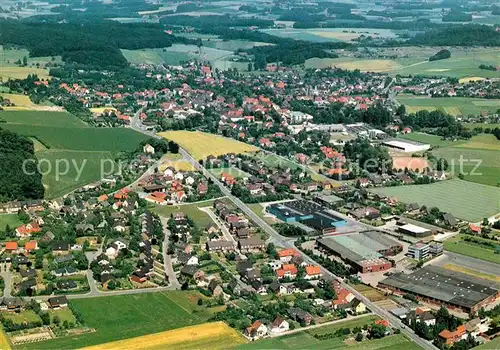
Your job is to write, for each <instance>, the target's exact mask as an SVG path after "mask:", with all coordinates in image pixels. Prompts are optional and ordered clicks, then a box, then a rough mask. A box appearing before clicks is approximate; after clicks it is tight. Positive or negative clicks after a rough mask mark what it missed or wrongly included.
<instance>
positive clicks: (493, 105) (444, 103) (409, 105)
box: [397, 95, 500, 117]
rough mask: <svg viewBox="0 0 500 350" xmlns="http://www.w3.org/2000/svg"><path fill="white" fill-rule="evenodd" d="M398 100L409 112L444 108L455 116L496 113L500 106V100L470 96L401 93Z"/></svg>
mask: <svg viewBox="0 0 500 350" xmlns="http://www.w3.org/2000/svg"><path fill="white" fill-rule="evenodd" d="M397 100H398V101H399V102H400V103H401V104H403V105H405V107H406V111H407V112H408V113H415V112H418V111H419V110H437V109H440V110H443V111H444V112H446V113H448V114H451V115H453V116H464V117H467V116H469V115H474V116H477V115H479V114H481V112H483V111H486V112H488V113H496V111H497V110H498V109H499V108H500V100H493V99H491V100H485V99H477V98H468V97H436V98H431V97H423V96H414V95H399V96H398V97H397Z"/></svg>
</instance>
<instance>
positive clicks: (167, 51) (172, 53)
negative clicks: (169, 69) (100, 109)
mask: <svg viewBox="0 0 500 350" xmlns="http://www.w3.org/2000/svg"><path fill="white" fill-rule="evenodd" d="M122 53H123V55H124V56H125V58H126V59H127V61H129V62H130V63H132V64H141V63H148V64H163V63H166V64H169V65H178V64H180V63H181V62H182V61H188V60H190V59H199V60H207V61H210V62H212V63H213V62H215V61H218V60H221V59H223V58H224V57H227V56H232V55H233V51H228V50H219V49H217V48H212V47H205V46H202V47H201V48H198V46H195V45H184V44H174V45H172V46H171V47H168V48H164V49H142V50H122Z"/></svg>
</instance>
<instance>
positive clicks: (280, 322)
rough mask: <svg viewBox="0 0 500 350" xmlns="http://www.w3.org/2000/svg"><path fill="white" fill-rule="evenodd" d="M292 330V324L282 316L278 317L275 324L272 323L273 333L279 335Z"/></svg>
mask: <svg viewBox="0 0 500 350" xmlns="http://www.w3.org/2000/svg"><path fill="white" fill-rule="evenodd" d="M289 329H290V324H289V323H288V321H287V320H285V319H284V318H283V317H281V316H276V318H275V319H274V321H273V323H271V333H273V334H279V333H283V332H287V331H288V330H289Z"/></svg>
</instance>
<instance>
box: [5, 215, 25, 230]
mask: <svg viewBox="0 0 500 350" xmlns="http://www.w3.org/2000/svg"><path fill="white" fill-rule="evenodd" d="M22 224H23V223H22V221H21V220H19V217H18V216H17V214H0V231H3V230H5V227H6V226H7V225H9V226H10V228H15V227H18V226H21V225H22Z"/></svg>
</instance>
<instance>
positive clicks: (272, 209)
mask: <svg viewBox="0 0 500 350" xmlns="http://www.w3.org/2000/svg"><path fill="white" fill-rule="evenodd" d="M327 210H328V209H327V208H325V207H323V206H321V205H319V204H318V203H314V202H309V201H305V200H296V201H291V202H283V203H278V204H272V205H269V206H267V207H266V211H267V212H268V213H270V214H272V215H274V216H276V217H277V218H278V219H279V220H281V221H283V222H286V223H301V224H303V225H306V226H308V227H310V228H312V229H314V230H315V231H317V232H319V233H321V234H328V233H333V232H335V229H336V228H337V227H342V226H344V225H346V224H347V221H345V220H344V219H342V218H339V217H337V216H335V215H333V214H332V213H330V212H328V211H327Z"/></svg>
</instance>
